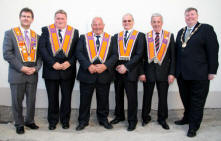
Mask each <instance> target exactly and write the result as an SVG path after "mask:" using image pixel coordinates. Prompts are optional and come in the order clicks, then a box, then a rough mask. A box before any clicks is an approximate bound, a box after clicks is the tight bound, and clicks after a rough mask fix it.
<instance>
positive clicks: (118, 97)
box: [114, 77, 138, 123]
mask: <svg viewBox="0 0 221 141" xmlns="http://www.w3.org/2000/svg"><path fill="white" fill-rule="evenodd" d="M137 83H138V82H137V81H128V80H126V79H125V78H123V77H118V78H116V80H115V81H114V87H115V102H116V107H115V116H116V118H118V119H122V120H124V119H125V114H124V90H126V95H127V100H128V102H127V103H128V115H127V118H128V122H134V123H137V110H138V109H137V108H138V106H137V105H138V100H137Z"/></svg>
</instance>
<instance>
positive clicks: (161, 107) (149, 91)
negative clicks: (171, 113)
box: [142, 81, 169, 121]
mask: <svg viewBox="0 0 221 141" xmlns="http://www.w3.org/2000/svg"><path fill="white" fill-rule="evenodd" d="M155 84H156V86H157V92H158V121H165V120H166V119H167V118H168V105H167V95H168V87H169V84H168V82H167V81H155V82H148V81H147V82H145V83H143V87H144V94H143V107H142V118H143V120H146V119H147V117H148V116H149V114H150V111H151V104H152V96H153V90H154V86H155Z"/></svg>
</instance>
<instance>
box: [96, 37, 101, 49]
mask: <svg viewBox="0 0 221 141" xmlns="http://www.w3.org/2000/svg"><path fill="white" fill-rule="evenodd" d="M96 37H97V40H96V47H97V51H98V50H99V48H100V40H99V38H100V36H96Z"/></svg>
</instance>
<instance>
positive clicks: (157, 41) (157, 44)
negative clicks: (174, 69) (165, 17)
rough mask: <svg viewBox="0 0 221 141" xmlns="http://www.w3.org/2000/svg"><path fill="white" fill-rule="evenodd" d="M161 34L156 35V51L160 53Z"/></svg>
mask: <svg viewBox="0 0 221 141" xmlns="http://www.w3.org/2000/svg"><path fill="white" fill-rule="evenodd" d="M159 34H160V33H156V38H155V48H156V51H158V49H159V46H160V36H159Z"/></svg>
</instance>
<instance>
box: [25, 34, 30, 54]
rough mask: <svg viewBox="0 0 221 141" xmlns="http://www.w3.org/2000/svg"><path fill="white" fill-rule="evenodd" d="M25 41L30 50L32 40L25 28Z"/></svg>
mask: <svg viewBox="0 0 221 141" xmlns="http://www.w3.org/2000/svg"><path fill="white" fill-rule="evenodd" d="M25 42H26V46H27V49H28V52H29V50H30V40H29V37H28V31H27V30H25Z"/></svg>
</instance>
